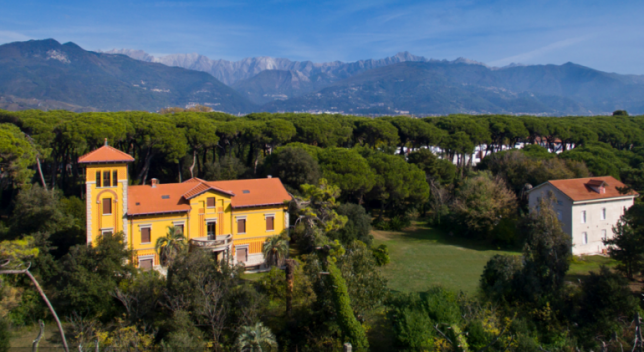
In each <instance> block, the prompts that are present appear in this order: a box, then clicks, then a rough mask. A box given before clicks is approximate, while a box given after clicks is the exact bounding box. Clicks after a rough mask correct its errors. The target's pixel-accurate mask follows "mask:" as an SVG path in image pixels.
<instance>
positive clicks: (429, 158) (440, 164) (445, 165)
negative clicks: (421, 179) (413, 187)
mask: <svg viewBox="0 0 644 352" xmlns="http://www.w3.org/2000/svg"><path fill="white" fill-rule="evenodd" d="M407 160H408V161H409V163H411V164H415V165H416V166H418V167H419V168H420V169H421V170H423V171H424V172H425V175H426V177H427V180H428V181H434V182H437V183H440V184H442V185H447V184H451V183H452V182H453V181H454V178H455V177H456V165H454V164H453V163H452V162H451V161H449V160H446V159H440V158H438V157H437V156H436V155H434V153H432V152H431V151H430V150H429V149H418V150H416V151H413V152H411V153H410V154H409V156H408V159H407Z"/></svg>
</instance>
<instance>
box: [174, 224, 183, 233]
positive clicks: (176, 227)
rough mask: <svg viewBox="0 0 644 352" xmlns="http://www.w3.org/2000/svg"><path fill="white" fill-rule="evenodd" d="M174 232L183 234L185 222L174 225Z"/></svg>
mask: <svg viewBox="0 0 644 352" xmlns="http://www.w3.org/2000/svg"><path fill="white" fill-rule="evenodd" d="M174 232H175V233H176V234H181V235H183V224H177V225H174Z"/></svg>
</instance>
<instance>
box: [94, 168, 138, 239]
mask: <svg viewBox="0 0 644 352" xmlns="http://www.w3.org/2000/svg"><path fill="white" fill-rule="evenodd" d="M97 173H98V175H97ZM99 175H100V177H98V179H99V180H100V181H99V183H97V176H99ZM106 175H109V177H107V178H106V177H105V176H106ZM115 176H116V177H115ZM106 179H109V183H107V184H106V182H105V181H107V180H106ZM115 179H116V182H114V180H115ZM127 184H128V180H127V164H90V165H87V167H86V170H85V197H86V206H87V243H88V244H90V243H92V242H94V241H96V237H97V236H99V235H101V234H103V233H108V232H109V233H117V232H120V231H124V229H125V227H126V226H124V224H125V222H126V221H127V219H126V213H127ZM106 203H109V204H110V205H109V207H110V210H111V212H110V213H106V212H105V211H104V210H106V209H104V207H105V206H106V205H105V204H106Z"/></svg>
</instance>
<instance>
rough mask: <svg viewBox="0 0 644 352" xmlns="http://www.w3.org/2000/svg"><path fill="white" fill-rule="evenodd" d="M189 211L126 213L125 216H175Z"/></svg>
mask: <svg viewBox="0 0 644 352" xmlns="http://www.w3.org/2000/svg"><path fill="white" fill-rule="evenodd" d="M188 212H190V209H186V210H172V211H154V212H151V213H127V216H146V215H158V214H177V213H188Z"/></svg>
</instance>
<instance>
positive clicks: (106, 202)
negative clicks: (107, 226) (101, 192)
mask: <svg viewBox="0 0 644 352" xmlns="http://www.w3.org/2000/svg"><path fill="white" fill-rule="evenodd" d="M107 214H112V198H103V215H107Z"/></svg>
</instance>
